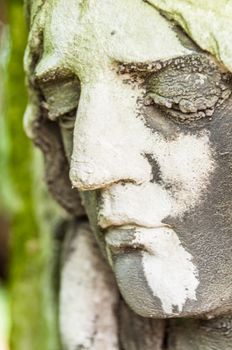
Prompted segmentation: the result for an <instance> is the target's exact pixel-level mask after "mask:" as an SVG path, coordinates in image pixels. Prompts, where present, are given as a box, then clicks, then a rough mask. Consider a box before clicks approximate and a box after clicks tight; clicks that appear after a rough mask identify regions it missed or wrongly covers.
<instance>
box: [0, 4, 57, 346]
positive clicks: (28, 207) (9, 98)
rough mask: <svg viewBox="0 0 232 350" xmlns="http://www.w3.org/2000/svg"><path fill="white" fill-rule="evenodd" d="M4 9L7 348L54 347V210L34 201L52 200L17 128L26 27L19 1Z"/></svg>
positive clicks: (0, 144) (37, 160)
mask: <svg viewBox="0 0 232 350" xmlns="http://www.w3.org/2000/svg"><path fill="white" fill-rule="evenodd" d="M7 7H8V8H7V10H8V22H9V25H8V27H9V31H8V34H9V35H8V39H7V40H5V41H4V43H5V44H4V50H1V52H2V54H1V56H0V57H1V58H0V60H1V61H0V66H1V67H0V70H1V77H3V76H4V77H5V79H1V80H0V84H1V86H0V91H3V92H4V94H0V95H1V96H4V100H3V98H2V100H1V101H0V102H1V103H0V106H1V107H0V108H1V109H0V114H1V118H0V123H1V124H0V129H1V131H0V133H1V135H0V156H1V160H0V165H1V178H0V181H1V185H0V188H1V193H0V196H1V199H0V202H1V206H2V210H3V207H4V211H5V212H7V216H8V217H9V218H10V236H11V246H10V255H11V259H10V276H9V294H10V299H11V336H10V338H11V344H10V349H11V350H32V349H33V350H58V349H59V345H58V335H57V324H56V322H57V321H56V311H55V307H54V295H53V292H52V277H51V276H52V272H51V271H52V268H51V265H52V264H51V261H52V251H53V242H52V233H51V231H52V227H53V225H54V220H53V219H51V217H53V216H56V213H55V211H54V209H53V207H52V205H51V208H48V206H47V207H45V209H44V210H43V211H41V210H40V209H39V206H38V205H35V203H38V202H39V201H46V202H47V203H49V204H50V202H51V200H50V199H49V198H48V194H47V192H46V190H45V188H44V186H43V179H42V176H38V174H40V175H41V173H42V169H41V168H42V163H41V157H40V154H38V153H36V156H35V152H34V150H33V147H32V144H31V141H29V140H28V139H27V137H26V135H25V133H24V131H23V126H22V125H23V122H22V121H23V113H24V110H25V106H26V102H27V95H26V89H25V84H24V80H25V77H24V71H23V54H24V49H25V45H26V40H27V28H26V23H25V18H24V12H23V2H22V1H20V0H10V1H8V2H7ZM5 38H6V36H5ZM9 43H10V44H9ZM2 116H4V118H2ZM35 173H36V174H37V178H35V176H34V174H35ZM35 188H36V189H37V191H35V190H34V189H35ZM35 196H37V197H36V198H35ZM38 197H40V198H38ZM41 207H43V206H42V205H41Z"/></svg>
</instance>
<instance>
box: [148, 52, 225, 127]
mask: <svg viewBox="0 0 232 350" xmlns="http://www.w3.org/2000/svg"><path fill="white" fill-rule="evenodd" d="M222 78H223V73H222V72H221V71H220V70H219V68H218V67H217V66H216V64H215V63H212V62H210V61H209V59H208V58H206V57H205V56H203V55H200V56H199V55H198V56H196V57H195V56H193V57H191V56H190V57H187V58H181V59H177V60H176V61H175V60H174V61H173V62H172V63H170V64H168V65H167V66H165V67H164V68H163V69H161V70H160V71H158V72H156V73H155V74H152V75H151V76H150V77H149V78H148V79H147V81H146V88H147V92H146V97H145V105H151V104H155V105H157V106H159V107H160V109H161V110H163V111H164V112H165V113H166V115H167V116H168V117H171V118H172V119H173V120H174V121H177V122H184V123H189V122H193V121H197V120H199V119H202V118H205V117H212V115H213V113H214V110H215V108H216V107H217V106H218V105H220V104H221V103H222V102H223V101H224V100H225V99H227V98H228V97H229V96H230V94H231V88H230V86H229V85H228V84H227V83H226V82H225V81H223V79H222Z"/></svg>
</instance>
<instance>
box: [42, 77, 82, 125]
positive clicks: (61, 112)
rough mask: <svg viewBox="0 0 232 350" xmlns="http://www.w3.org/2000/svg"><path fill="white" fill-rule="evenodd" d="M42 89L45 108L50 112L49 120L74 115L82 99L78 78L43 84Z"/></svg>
mask: <svg viewBox="0 0 232 350" xmlns="http://www.w3.org/2000/svg"><path fill="white" fill-rule="evenodd" d="M39 85H40V88H41V91H42V94H43V96H44V103H43V106H44V107H45V108H46V109H47V111H48V118H49V119H51V120H56V119H57V118H59V117H61V116H65V115H66V119H67V116H68V115H69V114H70V115H73V113H72V111H73V110H76V109H77V107H78V102H79V98H80V82H79V80H78V78H76V77H67V78H63V79H60V80H52V81H47V82H41V83H40V84H39Z"/></svg>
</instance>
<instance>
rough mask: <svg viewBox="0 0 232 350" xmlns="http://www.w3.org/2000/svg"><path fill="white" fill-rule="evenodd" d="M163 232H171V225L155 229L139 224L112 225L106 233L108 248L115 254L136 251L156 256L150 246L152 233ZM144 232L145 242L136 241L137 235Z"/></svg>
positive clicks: (163, 225)
mask: <svg viewBox="0 0 232 350" xmlns="http://www.w3.org/2000/svg"><path fill="white" fill-rule="evenodd" d="M163 230H171V227H170V225H167V224H160V225H157V226H153V227H145V226H140V225H137V224H128V225H125V224H124V225H121V226H113V225H112V226H110V227H109V228H108V229H107V230H106V231H105V242H106V245H107V247H108V248H109V249H110V251H111V252H112V253H114V254H121V253H126V252H127V253H129V252H135V251H144V252H147V253H149V254H154V251H153V248H151V244H150V243H151V242H150V240H151V239H152V237H151V235H150V233H151V232H154V231H155V232H158V231H160V233H162V231H163ZM142 231H144V232H143V235H145V238H144V239H143V240H141V239H139V240H138V239H136V236H137V233H138V232H140V233H141V232H142ZM171 231H172V230H171Z"/></svg>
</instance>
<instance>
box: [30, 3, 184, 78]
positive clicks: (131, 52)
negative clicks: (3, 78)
mask: <svg viewBox="0 0 232 350" xmlns="http://www.w3.org/2000/svg"><path fill="white" fill-rule="evenodd" d="M46 18H47V20H46V23H45V28H44V54H43V58H42V60H41V62H40V64H39V66H38V67H37V73H38V74H42V73H43V71H44V70H47V69H48V67H51V68H55V66H59V65H62V66H67V67H69V68H70V67H71V68H73V67H72V66H75V69H77V70H78V71H82V70H85V69H87V67H92V69H99V70H100V69H102V68H103V67H104V66H107V65H108V64H109V62H112V61H119V62H125V63H130V62H153V61H157V60H166V59H169V58H172V57H177V56H181V55H186V54H189V51H188V50H187V49H186V48H185V47H183V46H182V44H181V42H180V41H179V39H178V37H177V35H176V33H175V31H174V30H173V29H172V26H171V24H170V23H169V22H168V21H167V20H166V19H164V18H163V17H162V16H161V15H160V14H159V13H158V12H157V11H156V10H155V9H154V8H152V7H151V6H150V5H148V4H147V3H145V2H144V1H143V0H126V1H125V0H117V1H115V0H101V1H99V0H82V1H80V0H79V1H78V0H69V1H67V0H51V1H50V2H49V3H47V14H46Z"/></svg>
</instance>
